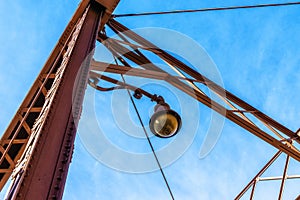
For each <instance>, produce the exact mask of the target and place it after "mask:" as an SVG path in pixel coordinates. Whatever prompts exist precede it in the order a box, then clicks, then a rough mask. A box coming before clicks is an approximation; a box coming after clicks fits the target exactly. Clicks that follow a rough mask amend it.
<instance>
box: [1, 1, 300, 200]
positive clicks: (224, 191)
mask: <svg viewBox="0 0 300 200" xmlns="http://www.w3.org/2000/svg"><path fill="white" fill-rule="evenodd" d="M78 2H79V1H72V2H71V1H58V0H53V1H51V2H49V1H39V2H34V3H33V2H32V1H19V0H17V1H8V2H4V1H2V2H0V10H1V12H0V16H1V17H0V27H1V31H0V36H1V37H0V40H1V41H0V43H1V46H0V66H1V67H0V83H1V84H0V97H1V98H0V112H1V115H0V131H1V133H2V132H4V130H5V128H6V126H7V125H8V123H9V122H10V120H11V118H12V117H13V115H14V113H15V111H16V110H17V109H18V106H19V104H20V103H21V102H22V100H23V98H24V96H25V95H26V93H27V91H28V89H29V88H30V86H31V84H32V83H33V81H34V79H35V78H36V76H37V74H38V73H39V70H40V69H41V67H42V66H43V64H44V62H45V60H46V59H47V57H48V55H49V53H50V51H51V50H52V48H53V47H54V45H55V43H56V42H57V39H58V38H59V36H60V34H61V33H62V31H63V30H64V28H65V26H66V24H67V23H68V21H69V19H70V18H71V16H72V14H73V13H74V11H75V10H76V7H77V4H78ZM140 2H142V3H138V4H137V3H136V1H135V0H124V1H121V3H120V4H119V7H118V8H117V9H116V13H135V12H144V11H165V10H174V9H193V8H201V7H217V6H226V5H228V6H230V5H242V4H241V3H243V4H254V3H273V1H243V2H241V1H233V0H230V1H226V2H219V1H215V0H214V1H195V0H194V1H191V0H188V1H184V2H183V1H171V0H165V1H159V2H153V1H150V0H141V1H140ZM298 13H299V6H298V7H297V6H292V7H285V8H283V7H282V8H263V9H252V10H236V11H221V12H207V13H194V14H181V15H166V16H155V17H132V18H122V19H121V18H120V19H119V21H120V22H122V23H123V24H125V25H126V26H127V27H129V28H144V27H159V28H167V29H172V30H175V31H178V32H180V33H182V34H185V35H187V36H189V37H191V38H193V39H194V40H195V41H197V42H198V43H199V44H200V45H201V46H202V47H203V48H204V49H205V50H206V51H207V53H208V54H209V55H210V56H211V58H212V60H213V61H214V62H215V64H216V66H217V68H218V70H219V71H220V74H221V77H222V79H223V82H224V85H225V88H226V89H227V90H229V91H231V92H232V93H234V94H236V95H237V96H239V97H240V98H242V99H243V100H245V101H247V102H248V103H250V104H251V105H253V106H255V107H256V108H258V109H260V110H261V111H263V112H265V113H266V114H268V115H270V116H271V117H273V118H274V119H276V120H277V121H279V122H280V123H282V124H284V125H286V126H287V127H288V128H290V129H291V130H293V131H296V130H297V129H298V128H299V127H300V125H299V123H298V120H297V119H299V117H300V114H299V113H300V112H299V111H300V108H299V106H298V105H299V104H298V102H299V101H300V95H299V89H300V82H299V81H298V80H299V78H300V68H299V64H300V58H299V56H298V55H299V53H300V49H299V44H300V39H299V34H300V26H299V25H300V24H299V23H300V16H299V14H298ZM97 98H98V99H100V100H101V99H102V100H105V99H106V98H110V94H97ZM100 100H99V101H100ZM146 101H147V100H143V103H145V102H146ZM171 101H173V100H171ZM100 102H101V101H100ZM109 103H110V102H109ZM139 105H141V104H140V103H139ZM147 105H150V104H147ZM97 106H101V104H99V105H97ZM174 106H175V107H176V105H174ZM97 108H98V107H97ZM199 108H200V119H199V120H200V128H199V130H198V132H197V135H196V136H195V140H194V141H193V143H192V145H191V146H190V147H189V149H188V150H187V151H186V152H185V154H184V155H183V156H182V157H180V159H178V160H177V161H176V162H174V163H173V164H172V165H171V166H168V167H166V168H165V173H166V176H167V178H168V180H169V182H170V186H171V188H172V191H173V192H174V196H175V199H233V198H234V197H235V195H237V194H238V193H239V192H240V190H241V189H242V188H243V186H245V185H246V184H247V183H248V181H249V180H250V179H251V178H252V177H253V176H254V175H255V174H256V173H257V172H258V171H259V170H260V168H261V167H262V166H263V165H264V164H265V162H266V161H267V160H268V159H270V158H271V157H272V156H273V154H274V153H275V152H276V149H274V148H273V147H271V146H270V145H268V144H266V143H265V142H263V141H261V140H259V139H257V138H256V137H255V136H253V135H251V134H250V133H248V132H247V131H245V130H243V129H241V128H239V127H238V126H237V125H235V124H233V123H232V122H230V121H228V120H226V121H225V124H224V127H223V130H222V134H221V136H220V138H219V140H218V143H217V144H216V146H215V148H214V149H213V151H212V152H211V153H210V154H209V155H208V156H207V157H205V158H203V159H199V156H198V154H199V148H200V145H201V144H202V141H203V138H204V137H205V130H207V129H208V125H207V123H206V122H207V119H206V118H205V116H206V114H209V113H210V111H209V109H207V108H205V107H204V106H203V105H199ZM99 109H101V107H99ZM104 112H105V111H103V113H104ZM147 112H148V110H147ZM144 115H147V113H146V114H145V113H144ZM97 116H98V117H99V120H100V121H101V119H102V120H104V119H106V120H109V119H110V117H105V116H103V115H101V113H99V114H98V115H97ZM101 117H102V118H101ZM133 118H134V116H133ZM109 123H111V124H112V122H108V124H109ZM183 126H184V124H183ZM112 130H114V131H115V129H113V128H112ZM120 133H122V132H121V131H119V132H116V134H120ZM110 139H113V138H110ZM152 139H153V140H154V145H157V146H159V145H161V144H160V141H158V140H157V139H155V138H152ZM114 141H115V142H117V143H118V142H119V143H118V144H121V145H123V147H124V148H129V147H128V146H126V145H129V144H128V143H127V142H124V143H122V141H121V142H120V141H116V140H114ZM134 145H141V147H145V149H143V148H140V146H139V147H137V149H138V150H141V151H145V152H149V149H147V148H148V147H147V144H146V142H145V141H143V140H141V141H138V142H137V143H135V144H134ZM75 148H76V150H75V152H74V156H73V161H72V164H71V167H70V174H69V177H68V180H67V185H66V190H65V194H64V199H67V200H71V199H72V200H73V199H83V198H86V199H100V198H101V199H141V198H143V199H153V198H155V199H169V196H168V193H167V190H166V187H165V185H164V183H163V180H162V178H161V175H160V173H158V172H151V173H143V174H129V173H124V172H119V171H116V170H113V169H111V168H109V167H107V166H104V165H103V164H101V163H100V162H98V161H97V160H96V159H94V157H93V156H91V155H90V154H89V153H88V152H87V151H86V149H85V147H84V146H83V144H82V142H81V141H80V139H79V138H77V140H76V144H75ZM278 161H280V162H278V164H275V165H274V166H273V168H272V169H270V172H269V173H268V174H269V175H272V176H280V175H281V174H282V172H281V170H280V169H281V167H282V166H283V162H284V157H282V158H280V160H278ZM280 164H281V165H280ZM271 172H273V173H271ZM290 173H291V174H293V173H295V174H300V170H299V163H297V162H295V161H292V163H291V169H290ZM299 181H300V180H295V181H288V184H287V187H286V190H285V191H286V192H285V194H284V195H285V196H284V199H292V198H295V197H296V196H297V195H299V192H298V193H297V190H298V191H299V189H298V188H299V183H300V182H299ZM278 188H279V182H275V183H259V184H258V191H257V193H256V196H255V197H256V198H257V199H276V198H277V193H275V192H274V191H275V190H277V189H278ZM1 195H3V192H2V193H1ZM1 197H2V196H1Z"/></svg>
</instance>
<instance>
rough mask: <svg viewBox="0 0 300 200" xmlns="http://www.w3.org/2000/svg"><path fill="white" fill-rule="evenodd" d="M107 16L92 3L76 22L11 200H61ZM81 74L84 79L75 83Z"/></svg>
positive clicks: (25, 154)
mask: <svg viewBox="0 0 300 200" xmlns="http://www.w3.org/2000/svg"><path fill="white" fill-rule="evenodd" d="M104 10H105V8H104V7H103V6H101V5H100V4H98V3H96V2H94V1H91V3H90V5H89V6H88V8H87V9H86V12H85V14H84V15H83V16H82V17H81V20H79V21H78V22H77V26H76V29H75V30H74V32H73V36H72V38H71V40H70V41H69V43H68V48H67V49H66V52H65V53H64V57H63V59H62V61H61V63H60V65H59V68H58V71H57V73H56V77H55V81H54V83H53V85H52V87H51V89H50V90H49V91H48V94H47V97H46V103H45V104H44V106H43V109H42V112H41V114H40V116H39V118H38V119H37V121H36V122H35V125H34V128H33V135H34V136H32V139H31V140H30V141H29V143H28V145H27V148H26V150H25V153H24V155H23V157H22V158H21V160H20V162H19V164H18V166H17V169H16V170H15V175H16V176H15V177H16V179H15V180H14V183H13V185H12V187H11V191H10V193H9V196H8V199H33V200H34V199H61V198H62V195H63V191H64V186H65V181H66V177H67V173H68V168H69V164H70V161H71V157H72V151H73V146H74V139H75V135H76V125H77V123H78V120H79V116H80V110H81V104H82V100H83V94H84V90H85V87H86V80H87V74H88V71H89V61H90V60H89V59H90V57H89V56H88V55H89V54H90V53H91V52H92V51H93V49H94V46H95V42H96V37H97V34H98V29H99V25H100V22H101V17H102V16H103V12H104ZM87 57H88V59H87V60H86V58H87ZM82 64H83V65H85V66H84V67H83V68H81V65H82ZM78 73H80V74H81V78H82V79H81V80H79V81H78V80H77V81H76V76H77V74H78ZM74 88H75V96H74V92H73V89H74Z"/></svg>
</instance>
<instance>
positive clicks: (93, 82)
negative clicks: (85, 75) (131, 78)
mask: <svg viewBox="0 0 300 200" xmlns="http://www.w3.org/2000/svg"><path fill="white" fill-rule="evenodd" d="M100 80H104V81H107V82H110V83H113V84H115V85H117V86H114V87H109V88H104V87H101V86H99V85H98V83H99V82H100ZM88 84H89V85H90V86H91V87H93V88H95V89H96V90H99V91H102V92H107V91H112V90H119V89H128V90H131V91H134V94H133V96H134V97H135V98H136V99H140V98H142V96H143V95H144V96H146V97H148V98H150V100H151V101H155V102H157V103H159V104H161V103H165V101H164V98H163V97H162V96H158V95H156V94H150V93H149V92H147V91H146V90H143V89H141V88H138V87H135V86H133V85H130V84H128V83H125V82H123V81H118V80H116V79H114V78H110V77H108V76H105V75H102V74H98V73H95V72H92V71H90V77H89V79H88Z"/></svg>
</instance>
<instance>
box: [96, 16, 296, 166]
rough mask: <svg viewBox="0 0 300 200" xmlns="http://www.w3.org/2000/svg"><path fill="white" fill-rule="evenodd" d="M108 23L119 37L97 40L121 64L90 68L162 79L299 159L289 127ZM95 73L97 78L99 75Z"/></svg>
mask: <svg viewBox="0 0 300 200" xmlns="http://www.w3.org/2000/svg"><path fill="white" fill-rule="evenodd" d="M108 26H109V27H110V28H111V29H112V30H113V31H114V32H115V33H117V34H118V35H119V37H120V38H121V39H122V40H116V39H110V38H108V37H107V36H106V35H103V34H102V35H101V34H100V35H99V37H98V40H99V41H100V42H102V43H103V44H104V45H105V46H106V47H107V48H108V49H109V50H110V51H111V52H112V53H113V55H114V56H116V57H117V58H119V61H121V63H122V64H123V65H124V66H118V65H113V64H105V63H100V62H93V63H92V69H94V70H100V71H101V70H105V71H106V72H110V73H117V74H126V75H132V76H141V77H145V78H154V79H158V80H165V81H166V82H168V83H170V84H171V85H173V86H174V87H176V88H178V89H180V90H182V91H183V92H185V93H186V94H188V95H190V96H192V97H193V98H195V99H196V100H198V101H199V102H201V103H203V104H204V105H206V106H208V107H210V108H211V109H213V110H215V111H216V112H218V113H220V114H221V115H223V116H225V117H226V118H228V119H230V120H231V121H233V122H234V123H236V124H238V125H239V126H241V127H243V128H244V129H246V130H248V131H249V132H250V133H252V134H254V135H256V136H257V137H259V138H260V139H262V140H264V141H266V142H267V143H269V144H271V145H272V146H274V147H275V148H277V149H279V150H280V151H282V152H284V153H286V154H288V155H290V156H291V157H292V158H294V159H296V160H297V161H300V151H299V149H298V148H297V146H296V145H294V144H293V141H296V142H297V143H299V142H300V137H299V135H298V134H297V133H296V132H293V131H291V130H290V129H288V128H287V127H285V126H283V125H282V124H280V123H278V122H277V121H275V120H274V119H272V118H270V117H269V116H267V115H266V114H264V113H262V112H261V111H259V110H257V109H256V108H254V107H253V106H251V105H249V104H248V103H246V102H245V101H243V100H241V99H240V98H238V97H236V96H235V95H233V94H232V93H230V92H229V91H227V90H225V89H223V88H222V87H220V86H219V85H217V84H216V83H214V82H213V81H211V80H209V79H208V78H207V77H205V76H203V75H202V74H200V73H199V72H197V71H195V70H193V69H191V68H190V67H188V66H187V65H185V64H184V63H182V62H181V61H179V60H178V59H176V58H175V57H173V56H172V55H170V54H168V53H167V52H165V51H163V50H161V49H159V47H157V46H155V45H154V44H152V43H151V42H149V41H147V40H146V39H144V38H142V37H141V36H139V35H137V34H136V33H134V32H133V31H131V30H129V29H128V28H126V27H125V26H124V25H122V24H120V23H119V22H117V21H115V20H114V19H111V20H110V21H109V22H108ZM130 40H131V41H134V42H135V43H132V42H129V41H130ZM126 46H127V47H126ZM138 49H142V50H146V51H150V52H152V53H154V54H156V55H157V56H158V57H160V58H161V59H162V60H163V61H165V62H166V63H167V64H169V65H171V66H172V67H174V68H176V69H178V70H179V71H182V72H184V73H185V74H187V75H188V76H189V77H191V78H179V77H177V76H173V75H171V74H168V73H166V72H164V71H163V70H162V69H160V68H159V67H157V66H156V65H154V64H153V63H152V62H151V61H150V60H149V59H148V58H147V57H146V56H144V55H143V54H142V53H141V52H140V51H139V50H138ZM125 59H128V60H130V61H132V62H134V63H135V64H137V65H139V66H140V67H142V68H144V69H138V68H132V67H131V66H130V65H128V63H127V62H126V60H125ZM104 65H105V66H104ZM104 68H105V69H104ZM99 76H100V78H101V75H99ZM182 80H184V81H187V82H190V83H194V82H200V83H202V84H204V85H205V86H207V87H208V88H209V90H211V91H213V92H214V93H216V94H217V95H219V96H221V97H222V99H223V100H224V101H225V102H226V103H228V104H230V105H236V106H237V107H238V108H240V109H228V108H226V107H225V106H223V105H221V104H219V103H217V102H215V101H214V100H212V99H211V98H210V97H208V96H207V95H205V94H203V93H201V92H200V91H197V90H195V89H194V88H193V87H190V85H189V84H186V83H185V82H183V81H182ZM233 107H234V106H233ZM244 113H248V115H251V117H252V118H255V119H257V120H258V121H260V122H261V123H262V124H263V125H265V127H266V128H267V129H268V130H270V132H272V133H273V135H271V134H270V133H268V132H266V131H264V130H262V129H261V128H259V127H258V126H257V125H256V124H255V123H254V122H252V121H251V120H249V119H248V118H247V117H246V116H245V115H244Z"/></svg>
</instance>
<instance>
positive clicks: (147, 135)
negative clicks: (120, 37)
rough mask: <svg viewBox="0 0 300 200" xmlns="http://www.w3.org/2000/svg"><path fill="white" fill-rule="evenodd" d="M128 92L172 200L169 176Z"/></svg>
mask: <svg viewBox="0 0 300 200" xmlns="http://www.w3.org/2000/svg"><path fill="white" fill-rule="evenodd" d="M114 59H115V62H116V64H117V65H118V62H117V60H116V58H114ZM121 77H122V80H123V82H124V83H126V81H125V78H124V76H123V74H121ZM127 93H128V96H129V98H130V101H131V103H132V105H133V107H134V110H135V112H136V114H137V117H138V119H139V121H140V124H141V126H142V128H143V130H144V133H145V135H146V138H147V141H148V143H149V146H150V148H151V151H152V153H153V156H154V158H155V161H156V163H157V165H158V167H159V170H160V173H161V175H162V177H163V179H164V182H165V184H166V186H167V188H168V191H169V193H170V196H171V198H172V200H175V199H174V195H173V193H172V190H171V188H170V185H169V183H168V180H167V178H166V176H165V173H164V171H163V169H162V167H161V164H160V162H159V160H158V157H157V155H156V153H155V150H154V147H153V145H152V143H151V140H150V138H149V134H148V133H147V130H146V128H145V126H144V123H143V121H142V118H141V115H140V113H139V111H138V109H137V106H136V104H135V102H134V100H133V98H132V95H131V94H130V91H129V89H128V88H127Z"/></svg>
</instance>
